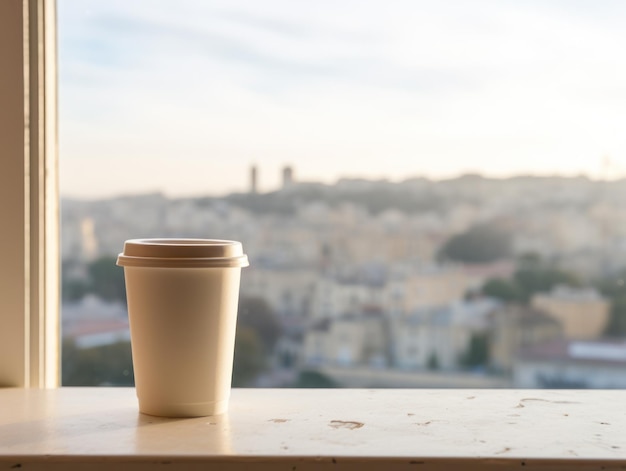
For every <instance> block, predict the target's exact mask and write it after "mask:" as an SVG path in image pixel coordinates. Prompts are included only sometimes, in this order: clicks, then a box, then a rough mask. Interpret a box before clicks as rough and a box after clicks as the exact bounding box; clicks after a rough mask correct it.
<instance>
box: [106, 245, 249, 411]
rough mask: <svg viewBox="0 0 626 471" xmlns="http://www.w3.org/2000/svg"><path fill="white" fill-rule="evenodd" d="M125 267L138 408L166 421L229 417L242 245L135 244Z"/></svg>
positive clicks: (244, 261)
mask: <svg viewBox="0 0 626 471" xmlns="http://www.w3.org/2000/svg"><path fill="white" fill-rule="evenodd" d="M117 264H118V265H120V266H123V267H124V276H125V279H126V296H127V299H128V315H129V322H130V335H131V346H132V352H133V367H134V372H135V386H136V389H137V398H138V400H139V410H140V411H141V412H143V413H144V414H150V415H157V416H162V417H199V416H207V415H215V414H221V413H224V412H226V410H227V409H228V400H229V396H230V387H231V379H232V369H233V353H234V345H235V326H236V323H237V304H238V300H239V280H240V275H241V267H245V266H248V258H247V256H246V255H244V253H243V248H242V246H241V243H239V242H235V241H228V240H210V239H135V240H128V241H126V242H125V243H124V252H123V253H121V254H119V256H118V259H117Z"/></svg>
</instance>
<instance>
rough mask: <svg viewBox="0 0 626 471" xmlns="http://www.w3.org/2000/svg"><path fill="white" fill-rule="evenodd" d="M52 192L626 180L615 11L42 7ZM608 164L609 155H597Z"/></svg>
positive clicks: (384, 5)
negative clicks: (527, 177)
mask: <svg viewBox="0 0 626 471" xmlns="http://www.w3.org/2000/svg"><path fill="white" fill-rule="evenodd" d="M58 9H59V11H58V21H59V31H58V35H59V61H60V70H59V79H60V87H59V100H60V151H61V192H62V194H64V195H72V196H92V197H97V196H106V195H113V194H120V193H137V192H145V191H163V192H165V193H167V194H169V195H195V194H221V193H225V192H228V191H244V190H245V189H247V187H248V174H249V167H250V165H251V164H253V163H255V164H257V165H258V167H259V178H260V186H261V189H262V190H271V189H274V188H276V186H277V185H278V184H279V176H280V170H281V168H282V167H283V166H284V165H286V164H290V165H292V166H293V167H294V169H295V176H296V178H298V179H303V180H321V181H325V182H333V181H335V180H336V179H337V178H340V177H367V178H389V179H393V180H397V179H404V178H407V177H412V176H418V175H425V176H430V177H437V178H439V177H447V176H453V175H456V174H459V173H464V172H481V173H485V174H488V175H495V176H504V175H511V174H516V173H534V174H552V173H558V174H567V175H572V174H578V173H585V174H587V175H590V176H593V177H598V176H602V175H603V171H606V170H607V169H606V168H604V170H603V166H602V162H603V158H604V157H605V156H609V158H610V161H611V165H610V168H608V171H609V173H610V174H611V176H613V177H615V176H617V175H624V174H625V173H626V54H625V53H624V51H625V50H626V27H624V25H626V2H624V1H621V0H615V1H610V0H602V1H597V0H587V1H583V0H562V1H554V0H552V1H551V0H536V1H534V0H519V1H512V0H511V1H507V0H473V1H467V0H447V1H432V0H427V1H418V0H406V1H402V0H380V1H364V0H332V1H331V0H316V1H302V0H300V1H296V0H285V1H280V0H263V1H252V0H249V1H243V0H224V1H220V0H215V1H213V0H195V1H191V0H184V1H181V0H149V1H148V0H145V1H139V0H132V1H128V0H58ZM604 160H606V159H604Z"/></svg>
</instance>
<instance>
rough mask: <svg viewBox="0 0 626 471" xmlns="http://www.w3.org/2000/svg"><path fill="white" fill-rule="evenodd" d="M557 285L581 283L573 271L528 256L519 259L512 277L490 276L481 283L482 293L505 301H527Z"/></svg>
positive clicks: (578, 285) (577, 285) (576, 285)
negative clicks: (508, 278) (517, 266)
mask: <svg viewBox="0 0 626 471" xmlns="http://www.w3.org/2000/svg"><path fill="white" fill-rule="evenodd" d="M557 285H567V286H573V287H580V286H582V285H583V283H582V281H581V280H580V278H579V277H578V276H577V275H576V274H575V273H572V272H569V271H566V270H561V269H560V268H556V267H554V266H551V265H548V264H546V263H544V262H542V261H541V260H540V259H539V258H537V257H530V256H528V257H524V258H522V259H521V260H520V263H519V268H518V269H517V270H516V272H515V273H514V275H513V278H512V279H510V280H506V279H503V278H491V279H489V280H487V282H485V284H484V285H483V288H482V293H483V294H484V295H486V296H491V297H494V298H497V299H501V300H502V301H505V302H520V303H527V302H528V301H530V299H531V298H532V297H533V295H535V294H536V293H542V292H547V291H550V290H551V289H552V288H554V287H555V286H557Z"/></svg>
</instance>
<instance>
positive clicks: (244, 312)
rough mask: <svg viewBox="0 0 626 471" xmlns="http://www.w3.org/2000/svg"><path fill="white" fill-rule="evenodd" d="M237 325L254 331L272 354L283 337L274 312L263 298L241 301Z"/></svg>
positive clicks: (242, 299) (267, 351)
mask: <svg viewBox="0 0 626 471" xmlns="http://www.w3.org/2000/svg"><path fill="white" fill-rule="evenodd" d="M237 325H238V326H240V327H247V328H250V329H252V330H253V331H254V332H255V333H256V334H257V336H258V337H259V339H260V340H261V342H262V343H263V347H264V348H265V352H266V353H268V354H269V353H271V352H272V350H273V349H274V345H275V344H276V341H277V340H278V338H279V337H280V335H281V327H280V323H279V322H278V319H277V318H276V315H275V314H274V311H273V310H272V308H271V307H270V305H269V304H268V303H267V301H266V300H265V299H263V298H259V297H245V298H241V300H240V301H239V312H238V313H237Z"/></svg>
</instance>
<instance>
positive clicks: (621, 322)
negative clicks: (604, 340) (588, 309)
mask: <svg viewBox="0 0 626 471" xmlns="http://www.w3.org/2000/svg"><path fill="white" fill-rule="evenodd" d="M604 334H605V335H606V336H608V337H626V295H621V296H618V297H616V298H614V299H613V302H612V303H611V314H610V317H609V322H608V323H607V326H606V328H605V331H604Z"/></svg>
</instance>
